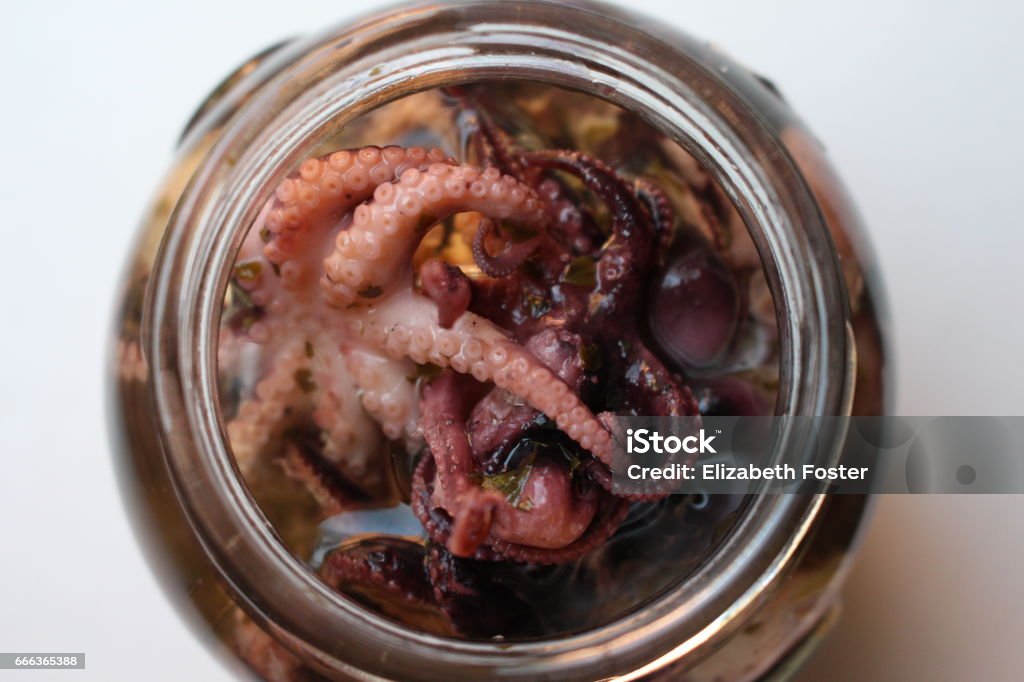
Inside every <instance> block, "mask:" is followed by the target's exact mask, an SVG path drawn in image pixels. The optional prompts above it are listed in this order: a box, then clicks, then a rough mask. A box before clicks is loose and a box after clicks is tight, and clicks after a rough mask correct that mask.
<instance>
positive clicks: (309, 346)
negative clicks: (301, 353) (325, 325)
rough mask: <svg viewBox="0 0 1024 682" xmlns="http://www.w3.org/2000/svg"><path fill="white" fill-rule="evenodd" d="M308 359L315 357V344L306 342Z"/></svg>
mask: <svg viewBox="0 0 1024 682" xmlns="http://www.w3.org/2000/svg"><path fill="white" fill-rule="evenodd" d="M306 357H307V358H311V357H313V344H312V343H310V342H309V341H306Z"/></svg>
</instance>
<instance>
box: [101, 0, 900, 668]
mask: <svg viewBox="0 0 1024 682" xmlns="http://www.w3.org/2000/svg"><path fill="white" fill-rule="evenodd" d="M491 79H519V80H524V81H532V82H537V83H542V84H548V85H553V86H559V87H563V88H568V89H571V90H576V91H580V92H583V93H587V94H590V95H594V96H596V97H599V98H602V99H605V100H607V101H610V102H613V103H615V104H617V105H619V106H621V107H623V108H624V109H626V110H628V111H630V112H633V113H635V114H637V115H639V116H640V117H642V118H643V119H644V120H645V121H647V122H648V123H649V124H650V125H652V126H653V127H655V128H656V129H658V130H659V131H660V132H661V133H663V134H665V135H667V136H668V137H669V138H671V139H672V140H675V141H676V142H678V144H679V145H681V146H682V147H683V148H684V149H685V150H687V152H689V153H690V154H692V155H693V156H694V157H695V158H696V159H697V160H698V161H699V162H700V163H701V164H702V165H704V166H705V167H706V168H707V169H708V170H709V172H710V173H711V174H712V175H713V177H714V178H715V179H716V180H717V181H718V182H719V183H720V184H721V186H722V187H723V188H724V190H725V192H726V193H727V195H728V196H729V198H730V199H731V200H732V202H733V203H734V205H735V208H736V210H737V211H738V212H739V214H740V215H741V217H742V218H743V220H744V222H745V223H746V225H747V226H748V229H749V231H750V232H751V236H752V238H753V242H754V244H755V245H756V247H757V251H758V253H759V255H760V258H761V261H762V265H763V267H764V271H765V275H766V278H767V280H768V285H769V287H770V289H771V293H772V296H773V298H774V300H775V304H776V313H777V318H778V325H779V341H780V349H781V357H780V367H779V373H780V376H779V391H778V402H777V404H776V413H777V414H794V415H878V414H884V413H885V410H886V407H887V404H888V403H887V390H888V384H887V382H886V379H885V373H884V370H885V352H884V344H883V339H882V334H881V329H880V324H879V319H880V314H879V309H878V302H879V299H878V296H879V292H878V288H877V285H876V280H875V275H874V272H873V269H872V267H871V260H870V255H869V253H868V252H867V250H866V246H865V244H864V243H863V242H862V241H861V240H862V232H861V226H860V224H859V221H858V219H857V216H856V213H855V211H854V210H853V208H852V206H851V203H850V201H849V199H848V197H847V195H846V194H845V192H844V190H843V188H842V186H841V184H840V182H839V181H838V179H837V178H836V176H835V175H834V174H833V172H832V171H831V169H830V167H829V166H828V163H827V162H826V160H825V158H824V156H823V153H822V150H821V148H820V146H819V145H818V143H817V142H816V141H815V140H814V138H813V137H812V136H811V134H810V133H809V132H808V131H807V129H806V128H805V127H804V126H803V124H802V123H801V122H800V121H799V120H798V119H797V118H796V117H795V115H794V114H793V112H792V111H791V110H790V109H789V107H788V106H787V105H786V103H785V101H784V100H783V99H782V97H781V96H780V94H779V93H778V91H777V90H776V89H775V87H774V86H773V85H772V84H771V83H770V82H768V81H766V80H765V79H763V78H761V77H759V76H757V75H755V74H753V73H752V72H750V71H749V70H747V69H746V68H744V67H742V66H740V65H738V64H736V63H735V62H733V61H732V60H730V59H729V58H728V57H726V56H724V55H722V54H720V53H718V52H717V51H715V50H712V49H710V48H709V47H707V46H706V45H704V44H701V43H699V42H697V41H695V40H693V39H691V38H689V37H687V36H685V35H682V34H679V33H675V32H673V31H670V30H667V29H666V28H665V27H664V26H662V25H659V24H658V23H657V22H655V21H653V20H650V19H644V18H640V17H637V16H634V15H630V14H625V13H622V12H620V11H619V10H616V9H613V8H608V7H601V6H589V5H580V4H576V3H556V2H538V3H533V2H479V1H478V2H466V3H455V4H444V5H434V4H424V5H415V6H406V7H401V8H399V9H395V10H391V11H389V12H387V13H384V14H380V15H376V16H372V17H369V18H366V19H363V20H361V21H359V22H357V23H353V24H350V25H347V26H343V27H340V28H338V29H335V30H332V31H329V32H326V33H324V34H320V35H317V36H314V37H311V38H306V39H300V40H297V41H293V42H290V43H287V44H284V45H281V46H277V47H274V48H271V49H269V50H267V51H265V52H263V53H261V54H260V55H258V56H257V57H255V58H253V59H252V60H250V61H249V62H247V63H246V64H244V65H243V66H242V67H240V68H239V69H238V71H237V72H236V73H234V74H232V75H231V76H230V77H229V78H228V79H227V80H225V82H224V83H223V84H222V85H221V86H220V87H218V88H217V89H216V90H215V91H214V92H213V93H212V94H211V96H210V97H209V98H208V100H207V101H206V102H204V103H203V105H202V106H201V108H200V109H199V111H198V112H197V114H196V116H195V117H194V118H193V120H192V121H191V122H190V123H189V126H188V129H187V130H186V133H185V135H184V136H183V139H182V141H181V145H180V148H179V152H178V155H177V158H176V160H175V162H174V164H173V166H172V169H171V172H170V173H169V175H168V176H167V179H166V180H165V182H164V183H163V185H162V187H161V188H160V190H159V192H158V195H157V199H156V201H155V202H154V203H153V206H152V208H151V210H150V211H149V213H148V215H147V216H146V217H145V220H144V224H143V227H142V231H141V235H140V238H139V240H138V242H137V244H136V247H135V250H134V253H133V256H132V259H131V261H130V264H129V267H128V272H127V279H126V284H125V288H124V291H123V294H122V297H121V300H120V303H119V307H118V312H117V318H116V325H117V326H116V331H115V333H116V357H115V358H114V362H113V370H112V371H113V376H114V380H113V382H112V384H111V386H112V396H111V411H110V414H111V423H112V432H113V435H114V443H115V450H116V454H117V457H118V462H119V464H120V474H121V480H122V484H123V489H124V491H125V495H126V498H127V499H128V501H129V509H130V510H131V514H132V516H133V520H134V522H135V527H136V531H137V534H138V535H139V537H140V540H141V541H142V542H143V544H144V545H145V546H146V547H147V549H148V550H149V552H150V557H151V563H152V565H153V567H154V570H156V571H157V572H158V573H160V575H161V577H162V579H163V582H164V584H165V586H166V589H167V590H168V591H169V592H170V593H172V594H173V595H175V596H176V597H178V598H179V599H178V601H179V603H180V604H181V608H182V610H183V611H184V612H185V614H186V617H187V618H189V619H190V620H191V621H192V622H193V623H194V624H195V625H196V627H197V628H198V629H200V630H201V631H204V632H208V633H213V634H214V635H215V637H214V638H213V639H212V641H216V642H220V643H221V644H217V646H221V645H223V646H225V647H227V648H229V649H230V650H232V651H234V652H235V653H236V654H239V655H240V656H241V657H243V658H245V659H246V661H247V662H248V663H249V664H250V665H251V666H253V667H254V669H255V670H256V671H257V672H258V674H261V675H264V676H268V677H273V676H275V673H273V672H272V671H273V670H277V671H278V672H277V675H276V676H280V677H282V678H285V679H287V678H288V676H296V675H314V673H313V672H312V671H316V673H318V674H322V675H326V676H328V677H330V678H336V679H396V680H415V679H453V680H476V679H506V680H514V679H530V680H534V679H579V680H587V679H605V678H611V677H621V678H622V679H680V678H683V677H685V679H691V680H704V679H707V680H711V679H736V680H739V679H757V678H761V677H764V676H767V675H769V674H771V675H779V676H782V677H784V676H786V675H787V674H788V673H789V672H791V671H792V670H794V669H795V667H796V665H798V664H799V662H800V661H802V660H803V658H804V656H805V655H806V654H807V652H809V651H810V650H811V648H812V647H813V644H814V643H815V642H816V641H817V639H818V637H819V635H820V633H821V632H823V631H824V630H825V629H826V628H827V626H828V625H829V623H831V622H832V620H833V619H834V617H835V615H836V613H837V604H838V592H837V590H838V586H839V584H840V582H841V580H842V578H843V576H844V575H845V573H846V570H847V568H848V566H849V561H850V558H851V553H852V550H853V548H854V547H855V545H856V540H857V538H858V535H859V530H860V529H861V528H862V526H863V522H864V519H865V517H866V515H867V509H868V507H869V506H870V505H869V500H868V499H867V498H864V497H861V496H852V495H845V496H829V495H824V494H818V495H761V496H757V497H756V498H754V499H753V500H751V502H750V503H749V504H748V505H746V506H745V507H744V511H743V514H742V517H741V518H739V519H738V520H737V521H736V523H735V524H733V526H732V528H731V530H730V532H729V534H728V536H727V537H725V538H723V539H722V540H721V542H720V544H719V545H718V547H717V549H716V551H715V552H714V554H713V555H712V556H711V557H709V558H708V559H707V560H706V561H704V562H703V564H702V565H700V566H699V567H698V568H697V569H696V570H695V571H694V573H693V574H691V575H689V576H687V577H686V579H685V580H680V582H679V583H678V584H677V585H676V586H675V587H674V588H673V589H671V590H669V591H668V592H667V593H665V594H663V595H662V596H660V597H658V598H657V599H654V600H653V601H651V602H650V603H648V604H646V605H645V606H643V607H642V608H639V609H637V610H635V611H634V612H631V613H629V614H626V615H624V616H623V617H622V618H620V619H619V620H617V621H615V622H613V623H610V624H608V625H605V626H602V627H599V628H595V629H592V630H589V631H585V632H581V633H577V634H574V635H571V636H562V637H557V638H550V639H544V640H539V641H525V642H515V643H508V642H504V643H502V642H478V641H463V640H456V639H450V638H444V637H438V636H435V635H429V634H425V633H423V632H419V631H414V630H412V629H409V628H405V627H403V626H400V625H397V624H395V623H393V622H391V621H389V620H386V619H384V618H382V617H380V616H379V615H377V614H376V613H373V612H370V611H368V610H366V609H364V608H362V607H360V606H359V605H358V604H356V603H355V602H353V601H351V600H348V599H346V598H345V597H343V596H341V595H339V594H337V593H335V592H333V591H331V590H330V589H329V588H327V586H326V585H324V584H323V583H321V582H320V581H319V580H318V579H317V578H316V576H315V575H314V574H313V573H312V572H311V571H310V570H309V569H308V568H307V566H306V565H305V564H304V563H303V561H301V560H300V558H297V557H296V556H293V555H292V554H291V553H290V552H288V551H287V550H286V549H285V547H284V545H283V544H282V543H281V542H280V541H279V539H278V537H277V535H276V534H275V532H274V530H273V529H272V528H271V526H270V524H269V523H268V522H267V520H266V517H265V516H264V515H263V513H262V512H261V511H260V509H259V507H258V506H257V505H256V504H255V502H254V501H253V498H252V496H251V495H250V494H249V492H248V490H247V489H246V486H245V484H244V482H243V481H242V479H241V477H240V476H239V474H238V470H237V468H236V466H235V464H234V460H233V458H232V457H231V455H230V452H229V448H228V447H227V445H226V437H225V431H224V420H223V417H222V415H221V414H220V406H219V401H218V397H217V380H216V344H217V338H218V329H219V318H218V316H219V313H220V305H221V302H222V301H223V296H224V291H225V288H226V286H227V282H228V278H229V276H230V270H231V267H232V265H233V263H234V262H235V256H234V254H236V253H237V252H238V249H239V248H240V245H241V242H242V239H243V236H244V232H245V230H246V229H247V227H248V226H249V225H251V224H252V222H253V220H254V218H255V213H256V211H257V207H259V206H261V205H263V204H264V203H265V202H266V200H267V198H268V197H269V192H270V190H269V189H268V188H272V187H274V186H276V184H277V183H278V182H279V181H280V180H281V179H283V177H284V176H285V174H286V173H287V172H288V170H289V169H291V168H294V167H295V165H296V164H297V163H298V161H299V160H301V159H303V158H305V157H306V156H308V155H309V154H310V152H311V151H312V150H313V149H314V148H315V147H316V146H317V144H318V143H319V142H321V141H322V140H324V139H325V138H326V137H328V136H329V135H331V134H333V133H336V132H337V131H338V130H340V129H342V128H344V126H345V125H346V124H347V123H349V122H351V121H353V120H355V119H356V118H358V117H359V116H361V115H363V114H365V113H366V112H369V111H372V110H374V109H375V108H377V107H380V106H382V105H384V104H386V103H388V102H391V101H394V100H396V99H398V98H400V97H403V96H405V95H409V94H412V93H415V92H418V91H422V90H424V89H427V88H436V87H440V86H456V85H460V84H465V83H473V82H480V81H487V80H491ZM841 446H842V443H841V441H840V440H837V441H836V442H835V443H833V444H832V450H833V451H834V452H835V453H837V454H836V456H837V457H838V453H839V452H840V450H841ZM298 666H301V667H298Z"/></svg>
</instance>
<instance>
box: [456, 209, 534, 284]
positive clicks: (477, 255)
mask: <svg viewBox="0 0 1024 682" xmlns="http://www.w3.org/2000/svg"><path fill="white" fill-rule="evenodd" d="M496 232H497V227H496V226H495V224H494V221H493V220H491V219H490V218H487V217H485V218H483V219H482V220H481V221H480V226H479V227H478V228H477V230H476V234H475V235H474V237H473V261H474V262H475V263H476V264H477V265H478V266H480V269H481V270H483V272H484V274H485V275H487V276H489V277H506V276H508V275H511V274H512V273H513V272H515V270H516V268H518V267H519V266H520V265H522V263H523V261H525V260H526V259H527V258H529V257H530V254H531V253H533V251H534V250H535V249H536V248H537V245H538V244H539V242H540V237H539V235H538V236H537V237H533V238H530V239H527V240H526V241H522V242H519V243H516V242H515V241H514V240H509V241H507V242H506V243H505V244H504V245H503V246H502V251H501V253H500V254H498V255H497V256H492V255H491V254H489V253H488V252H487V238H488V237H490V236H492V235H494V234H495V233H496Z"/></svg>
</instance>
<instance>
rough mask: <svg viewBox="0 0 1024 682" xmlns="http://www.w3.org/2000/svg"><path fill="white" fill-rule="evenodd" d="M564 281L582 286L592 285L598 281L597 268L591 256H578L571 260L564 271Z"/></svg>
mask: <svg viewBox="0 0 1024 682" xmlns="http://www.w3.org/2000/svg"><path fill="white" fill-rule="evenodd" d="M562 281H563V282H565V283H566V284H575V285H576V286H581V287H592V286H594V284H596V283H597V268H596V267H595V265H594V259H593V258H591V257H590V256H577V257H576V258H573V259H572V261H570V262H569V265H568V266H567V267H566V268H565V272H563V273H562Z"/></svg>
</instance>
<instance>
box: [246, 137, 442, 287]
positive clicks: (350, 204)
mask: <svg viewBox="0 0 1024 682" xmlns="http://www.w3.org/2000/svg"><path fill="white" fill-rule="evenodd" d="M444 162H451V160H449V159H448V157H447V156H446V155H445V153H444V152H443V151H441V150H440V149H430V150H426V149H423V148H422V147H412V148H408V149H406V148H403V147H384V148H380V147H376V146H367V147H363V148H361V149H357V150H352V151H348V150H346V151H338V152H334V153H333V154H329V155H327V156H323V157H320V158H315V157H314V158H310V159H306V160H305V161H303V162H302V164H301V165H300V166H299V170H298V171H297V172H296V173H294V174H292V175H291V176H290V177H288V178H287V179H285V180H284V181H283V182H282V183H281V184H280V185H279V186H278V187H277V190H276V191H275V193H274V198H273V199H272V200H271V202H270V204H269V208H268V209H267V213H266V217H265V222H264V225H263V229H261V230H258V231H259V232H261V233H262V234H261V237H262V239H263V240H264V241H265V242H266V245H265V246H264V249H263V252H264V255H265V256H266V258H267V260H268V261H270V262H271V263H273V264H274V265H275V266H276V267H277V269H278V271H279V272H280V275H281V281H282V283H283V284H284V286H286V287H288V288H297V287H298V286H300V285H301V283H302V282H303V281H304V277H305V276H306V275H307V274H309V273H311V272H312V273H316V272H318V270H319V259H322V258H323V256H324V255H326V254H324V253H319V252H317V251H316V249H309V248H307V247H306V242H307V241H308V240H309V239H310V237H311V236H312V235H314V234H316V233H318V232H320V231H322V230H324V229H326V228H327V227H330V226H331V225H333V224H334V223H336V222H338V221H339V220H341V219H342V217H343V216H344V215H345V214H346V213H348V212H349V211H351V210H352V209H353V208H354V207H355V206H357V205H359V204H360V203H362V202H363V201H366V200H367V199H368V198H370V197H371V196H372V195H373V192H374V190H375V189H376V188H377V187H378V186H379V185H381V184H384V183H387V182H391V181H393V180H394V179H395V178H397V177H399V176H400V175H401V174H402V173H403V172H404V171H406V170H407V169H410V168H414V169H418V168H425V167H426V166H428V165H430V164H433V163H444ZM310 251H313V253H310Z"/></svg>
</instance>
